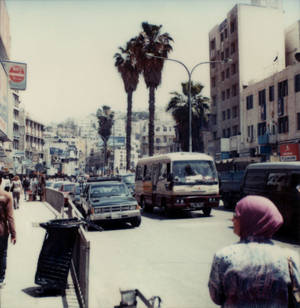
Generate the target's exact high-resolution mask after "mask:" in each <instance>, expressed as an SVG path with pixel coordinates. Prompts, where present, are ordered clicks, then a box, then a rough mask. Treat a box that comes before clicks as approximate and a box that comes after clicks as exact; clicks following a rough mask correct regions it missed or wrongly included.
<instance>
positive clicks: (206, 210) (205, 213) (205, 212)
mask: <svg viewBox="0 0 300 308" xmlns="http://www.w3.org/2000/svg"><path fill="white" fill-rule="evenodd" d="M210 212H211V208H210V207H206V208H204V209H203V214H204V216H206V217H208V216H210Z"/></svg>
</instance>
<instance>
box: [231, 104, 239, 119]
mask: <svg viewBox="0 0 300 308" xmlns="http://www.w3.org/2000/svg"><path fill="white" fill-rule="evenodd" d="M237 116H238V107H237V106H234V107H233V108H232V117H233V118H236V117H237Z"/></svg>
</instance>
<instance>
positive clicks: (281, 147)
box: [239, 63, 300, 161]
mask: <svg viewBox="0 0 300 308" xmlns="http://www.w3.org/2000/svg"><path fill="white" fill-rule="evenodd" d="M299 102H300V63H298V64H294V65H290V66H288V67H287V68H286V69H284V70H282V71H280V72H278V73H276V74H274V75H272V76H271V77H269V78H266V79H264V80H262V81H260V82H257V83H255V84H253V85H249V86H248V87H247V89H245V90H244V91H243V93H242V96H241V116H242V117H241V123H243V125H242V130H241V141H240V148H239V152H240V156H244V157H247V156H248V157H253V156H260V157H261V158H262V160H263V161H264V160H279V159H280V160H285V161H286V160H300V152H299V142H300V104H299Z"/></svg>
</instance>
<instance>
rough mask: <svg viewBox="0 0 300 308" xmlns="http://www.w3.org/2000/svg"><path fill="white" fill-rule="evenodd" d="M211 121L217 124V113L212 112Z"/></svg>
mask: <svg viewBox="0 0 300 308" xmlns="http://www.w3.org/2000/svg"><path fill="white" fill-rule="evenodd" d="M211 121H212V124H213V125H216V124H217V115H216V114H212V117H211Z"/></svg>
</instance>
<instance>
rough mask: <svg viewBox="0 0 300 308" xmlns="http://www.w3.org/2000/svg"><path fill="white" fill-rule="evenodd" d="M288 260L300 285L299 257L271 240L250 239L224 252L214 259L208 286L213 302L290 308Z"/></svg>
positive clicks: (227, 305) (223, 304) (220, 252)
mask: <svg viewBox="0 0 300 308" xmlns="http://www.w3.org/2000/svg"><path fill="white" fill-rule="evenodd" d="M288 256H290V257H291V258H292V260H293V263H294V264H293V265H294V272H295V276H296V277H295V278H296V280H297V282H298V283H300V274H299V271H298V269H299V257H298V254H297V253H296V252H295V251H293V250H290V249H284V248H281V247H279V246H276V245H274V243H273V242H272V241H271V240H266V239H259V238H254V237H249V238H247V239H246V240H243V241H240V242H239V243H236V244H233V245H230V246H227V247H225V248H223V249H221V250H220V251H218V252H217V253H216V254H215V256H214V260H213V264H212V268H211V272H210V278H209V282H208V287H209V292H210V296H211V298H212V300H213V301H214V302H215V303H216V304H217V305H221V306H222V307H243V308H244V307H245V308H248V307H249V308H250V307H251V308H252V307H257V308H258V307H259V308H262V307H272V308H283V307H287V303H288V288H287V285H288V284H289V283H290V275H289V269H288V262H287V258H288Z"/></svg>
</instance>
